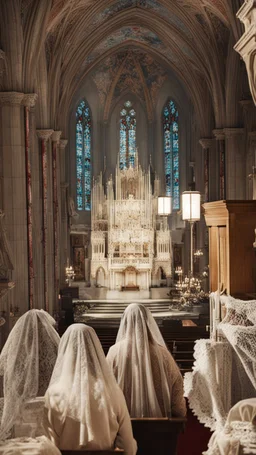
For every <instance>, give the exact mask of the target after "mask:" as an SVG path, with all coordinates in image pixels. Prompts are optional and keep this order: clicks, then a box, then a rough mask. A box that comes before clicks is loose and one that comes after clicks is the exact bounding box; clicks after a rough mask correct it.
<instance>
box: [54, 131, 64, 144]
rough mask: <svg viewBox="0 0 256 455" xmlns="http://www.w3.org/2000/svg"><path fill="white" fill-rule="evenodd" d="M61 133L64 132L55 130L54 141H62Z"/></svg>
mask: <svg viewBox="0 0 256 455" xmlns="http://www.w3.org/2000/svg"><path fill="white" fill-rule="evenodd" d="M61 134H62V131H53V133H52V141H54V142H60V136H61Z"/></svg>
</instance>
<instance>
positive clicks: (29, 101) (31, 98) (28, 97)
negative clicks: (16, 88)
mask: <svg viewBox="0 0 256 455" xmlns="http://www.w3.org/2000/svg"><path fill="white" fill-rule="evenodd" d="M37 98H38V95H37V93H25V95H24V98H23V100H22V104H24V106H27V107H29V108H31V107H34V106H35V104H36V101H37Z"/></svg>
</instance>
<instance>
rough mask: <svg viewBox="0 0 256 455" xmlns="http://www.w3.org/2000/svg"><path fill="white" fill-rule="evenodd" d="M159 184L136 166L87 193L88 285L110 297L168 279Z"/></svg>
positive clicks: (168, 245) (165, 227)
mask: <svg viewBox="0 0 256 455" xmlns="http://www.w3.org/2000/svg"><path fill="white" fill-rule="evenodd" d="M158 193H159V180H158V179H155V180H154V191H153V189H152V186H151V174H150V169H149V170H148V172H144V171H143V170H142V169H141V167H140V166H139V164H138V158H137V159H136V160H135V163H134V166H133V167H129V168H128V169H124V170H120V169H119V167H118V166H117V167H116V175H115V183H114V181H113V179H112V177H110V179H109V180H108V182H107V189H106V193H105V191H104V184H103V179H102V175H100V176H99V178H98V179H97V180H96V181H94V185H93V189H92V232H91V246H92V258H91V283H94V284H96V285H99V286H105V287H107V288H108V289H110V290H112V291H129V290H132V291H138V290H147V291H148V289H149V287H150V286H151V284H159V283H160V282H161V279H162V278H163V279H165V280H166V279H168V278H170V277H171V260H172V248H171V234H170V230H169V227H168V224H167V219H166V218H165V219H163V220H161V221H159V220H158V217H157V197H158Z"/></svg>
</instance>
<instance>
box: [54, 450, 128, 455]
mask: <svg viewBox="0 0 256 455" xmlns="http://www.w3.org/2000/svg"><path fill="white" fill-rule="evenodd" d="M61 453H62V455H119V454H120V455H122V453H124V451H123V450H61Z"/></svg>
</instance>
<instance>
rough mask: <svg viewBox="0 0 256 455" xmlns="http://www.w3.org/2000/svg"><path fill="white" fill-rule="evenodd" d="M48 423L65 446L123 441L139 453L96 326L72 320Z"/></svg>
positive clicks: (51, 391) (130, 454)
mask: <svg viewBox="0 0 256 455" xmlns="http://www.w3.org/2000/svg"><path fill="white" fill-rule="evenodd" d="M44 428H45V430H46V434H47V436H48V437H49V439H50V440H51V441H52V442H54V443H55V444H56V446H57V447H58V448H60V449H61V450H82V449H85V450H111V449H113V448H114V447H118V448H120V449H124V451H125V453H126V454H127V455H135V454H136V450H137V444H136V441H135V440H134V439H133V435H132V427H131V421H130V417H129V414H128V410H127V407H126V403H125V399H124V396H123V394H122V392H121V390H120V388H119V387H118V385H117V383H116V381H115V378H114V376H113V373H112V371H111V370H110V368H109V366H108V364H107V362H106V358H105V355H104V352H103V350H102V347H101V344H100V341H99V339H98V337H97V335H96V333H95V331H94V330H93V328H92V327H88V326H86V325H85V324H73V325H71V326H70V327H69V328H68V329H67V330H66V332H65V333H64V335H63V336H62V338H61V341H60V345H59V350H58V357H57V361H56V365H55V368H54V371H53V374H52V378H51V382H50V386H49V388H48V390H47V392H46V394H45V409H44Z"/></svg>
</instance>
